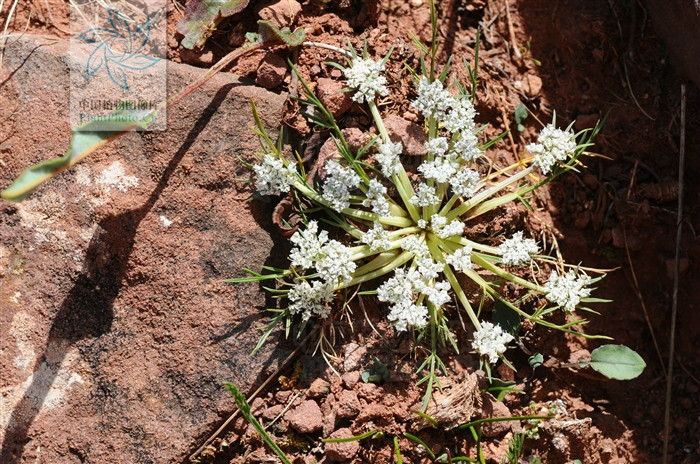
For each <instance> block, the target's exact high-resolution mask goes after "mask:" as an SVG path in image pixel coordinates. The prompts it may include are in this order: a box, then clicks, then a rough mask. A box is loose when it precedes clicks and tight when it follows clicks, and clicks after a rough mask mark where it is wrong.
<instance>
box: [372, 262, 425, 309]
mask: <svg viewBox="0 0 700 464" xmlns="http://www.w3.org/2000/svg"><path fill="white" fill-rule="evenodd" d="M419 281H420V274H419V273H418V271H416V270H415V269H412V270H408V271H407V270H405V269H403V268H398V269H396V270H395V271H394V276H393V277H391V278H390V279H389V280H387V281H386V282H384V283H383V284H382V285H380V286H379V288H377V299H378V300H379V301H383V302H385V303H394V304H398V303H401V302H408V303H411V302H412V301H413V295H414V293H415V290H416V282H419Z"/></svg>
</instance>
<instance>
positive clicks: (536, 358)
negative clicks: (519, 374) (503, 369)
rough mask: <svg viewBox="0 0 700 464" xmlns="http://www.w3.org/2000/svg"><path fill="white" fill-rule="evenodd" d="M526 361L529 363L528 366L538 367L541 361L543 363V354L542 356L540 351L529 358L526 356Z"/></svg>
mask: <svg viewBox="0 0 700 464" xmlns="http://www.w3.org/2000/svg"><path fill="white" fill-rule="evenodd" d="M527 362H528V363H529V364H530V367H532V368H533V369H535V368H537V367H540V366H541V365H542V363H544V356H542V353H535V354H533V355H532V356H530V357H529V358H527Z"/></svg>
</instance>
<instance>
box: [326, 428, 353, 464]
mask: <svg viewBox="0 0 700 464" xmlns="http://www.w3.org/2000/svg"><path fill="white" fill-rule="evenodd" d="M351 436H353V433H352V430H350V429H348V428H343V429H338V430H336V431H335V432H333V433H332V434H331V436H330V437H329V438H345V437H351ZM359 449H360V442H359V441H358V440H353V441H346V442H342V443H326V444H325V454H326V457H327V458H328V459H330V460H331V461H336V462H344V461H347V460H349V459H352V458H353V457H354V456H355V455H356V454H357V452H358V450H359Z"/></svg>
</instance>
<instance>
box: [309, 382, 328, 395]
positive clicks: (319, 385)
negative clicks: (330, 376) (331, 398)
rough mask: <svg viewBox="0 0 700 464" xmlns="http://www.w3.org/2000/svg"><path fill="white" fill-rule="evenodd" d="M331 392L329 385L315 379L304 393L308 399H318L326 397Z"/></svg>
mask: <svg viewBox="0 0 700 464" xmlns="http://www.w3.org/2000/svg"><path fill="white" fill-rule="evenodd" d="M330 391H331V384H330V383H328V382H327V381H325V380H323V379H316V380H314V381H313V382H311V386H309V390H308V391H307V392H306V394H307V396H308V397H309V398H320V397H322V396H326V395H327V394H328V392H330Z"/></svg>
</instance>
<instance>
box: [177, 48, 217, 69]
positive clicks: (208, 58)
mask: <svg viewBox="0 0 700 464" xmlns="http://www.w3.org/2000/svg"><path fill="white" fill-rule="evenodd" d="M180 59H181V60H182V62H183V63H187V64H191V65H192V66H201V67H207V66H211V65H212V64H214V52H212V51H211V50H201V51H194V50H189V49H187V48H182V49H181V50H180Z"/></svg>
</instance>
